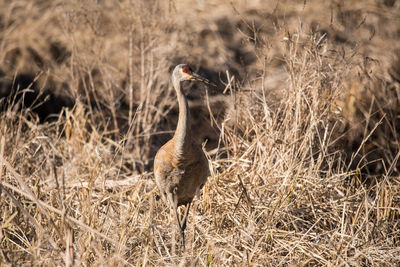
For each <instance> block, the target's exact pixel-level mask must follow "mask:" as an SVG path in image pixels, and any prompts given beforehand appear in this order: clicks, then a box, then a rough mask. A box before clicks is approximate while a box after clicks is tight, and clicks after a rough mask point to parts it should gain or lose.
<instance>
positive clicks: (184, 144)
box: [174, 82, 192, 157]
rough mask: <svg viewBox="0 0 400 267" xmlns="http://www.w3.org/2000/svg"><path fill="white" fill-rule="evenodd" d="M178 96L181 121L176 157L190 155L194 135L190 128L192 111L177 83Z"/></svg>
mask: <svg viewBox="0 0 400 267" xmlns="http://www.w3.org/2000/svg"><path fill="white" fill-rule="evenodd" d="M174 86H175V90H176V94H177V96H178V105H179V119H178V125H177V126H176V130H175V134H174V139H175V153H176V155H177V156H178V157H179V156H183V155H184V154H186V153H189V151H190V149H191V142H192V140H191V139H192V135H191V127H190V111H189V105H188V101H187V99H186V96H185V94H184V93H183V90H182V88H181V83H180V82H176V83H175V84H174Z"/></svg>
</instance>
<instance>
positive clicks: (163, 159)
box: [154, 64, 214, 250]
mask: <svg viewBox="0 0 400 267" xmlns="http://www.w3.org/2000/svg"><path fill="white" fill-rule="evenodd" d="M183 81H200V82H203V83H206V84H211V85H214V84H213V83H212V82H210V81H209V80H207V79H206V78H204V77H202V76H200V75H199V74H197V73H195V72H193V70H192V69H191V68H190V66H189V65H187V64H179V65H177V66H176V67H175V69H174V71H173V73H172V84H173V87H174V89H175V91H176V95H177V100H178V106H179V117H178V124H177V126H176V130H175V133H174V136H173V137H172V139H170V140H169V141H168V142H167V143H165V144H164V145H163V146H162V147H161V148H160V149H159V150H158V152H157V154H156V156H155V158H154V177H155V182H156V185H157V187H158V189H159V191H160V193H161V198H162V199H163V201H164V203H165V204H166V205H167V206H168V201H169V204H170V208H172V210H173V211H171V215H174V216H175V217H176V221H177V224H178V228H179V230H180V235H181V245H182V248H183V250H185V229H186V223H187V217H188V215H189V210H190V205H191V203H192V200H193V198H194V196H195V195H199V192H200V190H201V188H202V187H203V186H204V184H205V183H206V181H207V178H208V176H209V174H210V172H209V165H208V160H207V158H206V156H205V154H204V152H203V150H202V148H201V147H200V145H198V144H196V143H195V142H194V140H193V137H192V132H191V124H190V110H189V105H188V101H187V98H186V96H185V93H184V90H183V88H182V82H183ZM181 205H184V206H185V212H184V215H183V218H182V219H180V216H179V214H178V207H179V206H181ZM172 212H173V213H174V214H172Z"/></svg>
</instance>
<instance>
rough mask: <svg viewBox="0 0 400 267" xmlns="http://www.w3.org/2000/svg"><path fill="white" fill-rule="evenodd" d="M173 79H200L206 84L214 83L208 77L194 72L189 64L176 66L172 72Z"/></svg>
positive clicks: (175, 80)
mask: <svg viewBox="0 0 400 267" xmlns="http://www.w3.org/2000/svg"><path fill="white" fill-rule="evenodd" d="M172 79H173V81H174V82H182V81H200V82H203V83H206V84H211V85H214V84H213V83H212V82H210V81H209V80H207V79H206V78H204V77H202V76H200V75H199V74H197V73H195V72H193V70H192V69H191V68H190V67H189V65H186V64H179V65H178V66H176V67H175V69H174V72H173V73H172Z"/></svg>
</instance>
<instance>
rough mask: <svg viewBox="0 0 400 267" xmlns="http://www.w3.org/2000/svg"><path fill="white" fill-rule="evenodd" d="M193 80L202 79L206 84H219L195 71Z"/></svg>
mask: <svg viewBox="0 0 400 267" xmlns="http://www.w3.org/2000/svg"><path fill="white" fill-rule="evenodd" d="M191 80H194V81H200V82H203V83H206V84H210V85H212V86H217V85H216V84H215V83H213V82H211V81H209V80H207V79H206V78H204V77H203V76H200V75H199V74H197V73H194V72H193V73H192V78H191Z"/></svg>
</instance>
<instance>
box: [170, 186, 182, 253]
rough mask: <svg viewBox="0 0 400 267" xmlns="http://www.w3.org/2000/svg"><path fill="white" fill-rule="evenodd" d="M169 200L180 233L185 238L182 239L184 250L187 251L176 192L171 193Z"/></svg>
mask: <svg viewBox="0 0 400 267" xmlns="http://www.w3.org/2000/svg"><path fill="white" fill-rule="evenodd" d="M168 199H169V201H170V202H171V206H172V209H173V211H174V213H175V217H176V222H177V224H178V227H179V230H180V233H181V237H183V238H182V247H183V250H185V240H184V237H185V234H184V231H183V229H182V224H181V220H180V218H179V214H178V198H177V197H176V193H175V192H174V193H171V192H170V193H168Z"/></svg>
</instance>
